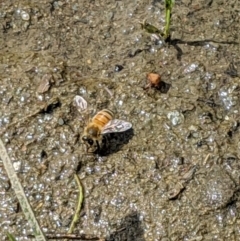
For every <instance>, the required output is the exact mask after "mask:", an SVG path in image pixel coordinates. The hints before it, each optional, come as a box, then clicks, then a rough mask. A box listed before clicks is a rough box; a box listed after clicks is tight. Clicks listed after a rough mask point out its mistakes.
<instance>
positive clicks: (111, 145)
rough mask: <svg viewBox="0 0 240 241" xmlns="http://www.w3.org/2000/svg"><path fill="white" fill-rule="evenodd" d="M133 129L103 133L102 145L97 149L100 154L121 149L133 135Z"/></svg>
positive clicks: (107, 153) (105, 154)
mask: <svg viewBox="0 0 240 241" xmlns="http://www.w3.org/2000/svg"><path fill="white" fill-rule="evenodd" d="M133 135H134V131H133V129H132V128H131V129H129V130H127V131H124V132H117V133H108V134H104V136H103V137H104V139H103V146H102V148H101V149H100V150H99V151H98V154H99V155H100V156H108V155H110V154H113V153H116V152H118V151H119V150H121V149H122V148H123V147H124V145H126V144H127V143H128V142H129V141H130V140H131V139H132V137H133Z"/></svg>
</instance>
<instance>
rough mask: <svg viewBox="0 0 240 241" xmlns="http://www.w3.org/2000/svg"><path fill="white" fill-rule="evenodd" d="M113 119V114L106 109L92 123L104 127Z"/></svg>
mask: <svg viewBox="0 0 240 241" xmlns="http://www.w3.org/2000/svg"><path fill="white" fill-rule="evenodd" d="M112 119H113V112H112V111H110V110H108V109H104V110H101V111H99V112H98V113H97V114H96V115H95V116H94V117H93V119H92V123H95V124H96V125H98V126H101V127H104V126H105V125H106V124H107V123H108V122H109V121H110V120H112Z"/></svg>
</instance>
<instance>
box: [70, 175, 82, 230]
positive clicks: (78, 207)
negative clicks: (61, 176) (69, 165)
mask: <svg viewBox="0 0 240 241" xmlns="http://www.w3.org/2000/svg"><path fill="white" fill-rule="evenodd" d="M74 178H75V181H76V182H77V185H78V190H79V194H78V202H77V208H76V211H75V214H74V216H73V220H72V222H71V225H70V228H69V230H68V232H67V233H68V234H71V233H72V232H73V230H74V227H75V224H76V222H77V221H78V219H79V213H80V210H81V207H82V202H83V188H82V185H81V182H80V179H79V177H78V175H77V174H74Z"/></svg>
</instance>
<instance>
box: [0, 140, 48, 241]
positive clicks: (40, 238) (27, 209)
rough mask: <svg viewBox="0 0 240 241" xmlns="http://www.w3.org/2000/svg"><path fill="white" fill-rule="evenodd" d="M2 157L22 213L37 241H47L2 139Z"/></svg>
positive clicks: (0, 153) (0, 155)
mask: <svg viewBox="0 0 240 241" xmlns="http://www.w3.org/2000/svg"><path fill="white" fill-rule="evenodd" d="M0 157H1V159H2V162H3V165H4V167H5V170H6V172H7V175H8V177H9V179H10V182H11V184H12V188H13V190H14V192H15V194H16V196H17V198H18V201H19V203H20V205H21V208H22V211H23V213H24V215H25V217H26V219H27V221H28V222H29V224H30V226H31V227H32V229H33V231H34V235H35V240H36V241H46V239H45V236H44V234H43V232H42V230H41V228H40V226H39V224H38V221H37V220H36V218H35V215H34V213H33V211H32V208H31V206H30V204H29V202H28V200H27V197H26V195H25V193H24V191H23V187H22V185H21V183H20V182H19V180H18V177H17V174H16V173H15V171H14V168H13V165H12V162H11V160H10V158H9V156H8V154H7V150H6V148H5V146H4V144H3V142H2V140H1V139H0Z"/></svg>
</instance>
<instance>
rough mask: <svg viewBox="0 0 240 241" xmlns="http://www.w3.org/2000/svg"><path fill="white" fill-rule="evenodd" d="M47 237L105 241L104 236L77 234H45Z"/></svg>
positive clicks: (80, 240) (79, 240)
mask: <svg viewBox="0 0 240 241" xmlns="http://www.w3.org/2000/svg"><path fill="white" fill-rule="evenodd" d="M46 236H47V238H48V239H73V240H75V239H76V240H78V241H95V240H96V241H105V239H104V238H98V237H90V236H86V235H77V234H47V235H46Z"/></svg>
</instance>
